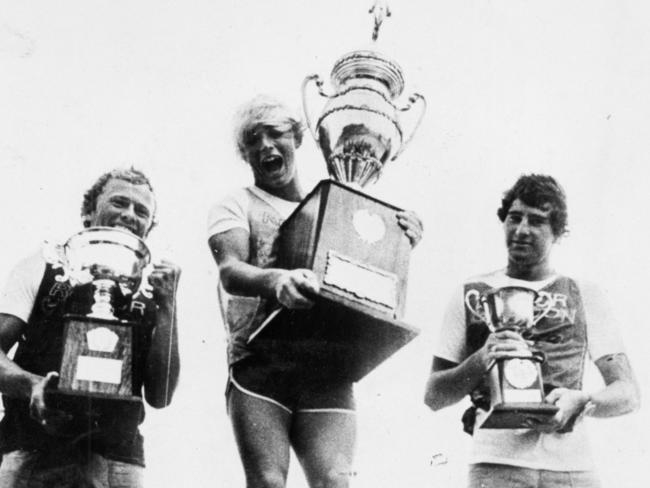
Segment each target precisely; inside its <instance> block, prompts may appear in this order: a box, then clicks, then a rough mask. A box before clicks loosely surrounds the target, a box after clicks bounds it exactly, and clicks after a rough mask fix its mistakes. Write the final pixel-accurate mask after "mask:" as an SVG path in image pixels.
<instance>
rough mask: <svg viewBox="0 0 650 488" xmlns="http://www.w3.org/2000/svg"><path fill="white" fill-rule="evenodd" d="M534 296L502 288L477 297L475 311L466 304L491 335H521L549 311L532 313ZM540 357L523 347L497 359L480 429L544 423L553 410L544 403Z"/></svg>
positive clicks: (523, 289) (530, 291)
mask: <svg viewBox="0 0 650 488" xmlns="http://www.w3.org/2000/svg"><path fill="white" fill-rule="evenodd" d="M537 297H538V294H537V292H536V291H535V290H533V289H531V288H526V287H523V286H506V287H503V288H498V289H496V290H492V291H490V292H488V293H486V294H485V295H483V296H481V297H480V303H481V307H480V309H479V310H478V311H477V310H475V309H473V308H472V306H471V304H470V303H469V302H468V301H467V297H466V303H467V304H468V306H469V308H470V311H472V312H473V313H475V314H477V315H480V316H482V317H483V320H484V322H485V323H486V324H487V325H488V327H489V328H490V330H492V332H496V331H499V330H514V331H517V332H519V333H520V334H523V333H524V332H525V331H526V330H527V329H530V328H531V327H533V326H534V325H535V324H536V323H537V322H539V321H540V320H541V319H542V318H544V317H545V316H546V314H547V313H548V312H549V308H548V307H547V308H546V309H545V310H541V311H539V312H538V313H537V314H536V313H535V312H536V310H535V301H536V299H537ZM543 361H544V355H543V354H542V353H541V352H539V351H535V350H532V349H530V348H524V349H522V350H521V351H516V352H512V353H510V354H508V355H507V356H506V357H502V358H500V359H497V360H496V361H495V362H494V364H493V365H491V366H490V368H489V371H488V383H489V386H490V411H489V412H488V414H487V416H486V417H485V419H484V420H483V422H482V423H481V426H480V427H481V428H494V429H516V428H526V427H530V426H531V423H544V422H548V421H549V420H550V418H551V417H553V416H554V415H555V413H556V412H557V410H558V409H557V407H556V406H554V405H551V404H548V403H545V402H544V383H543V380H542V370H541V364H542V363H543Z"/></svg>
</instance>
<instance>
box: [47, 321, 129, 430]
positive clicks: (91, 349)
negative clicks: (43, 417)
mask: <svg viewBox="0 0 650 488" xmlns="http://www.w3.org/2000/svg"><path fill="white" fill-rule="evenodd" d="M64 320H65V327H64V336H63V337H64V341H65V342H64V347H63V358H62V360H61V369H60V371H59V380H58V385H57V386H56V387H55V388H48V389H47V390H46V392H45V403H46V405H47V406H48V408H53V409H58V410H63V411H65V412H68V413H70V414H72V415H79V416H81V415H85V416H89V417H91V418H94V419H99V418H101V417H107V416H112V417H115V416H116V415H119V416H120V417H122V416H124V418H127V417H126V415H128V412H127V411H134V413H135V411H136V410H137V411H138V412H139V411H140V410H141V409H142V400H141V398H140V397H139V396H137V395H134V394H133V383H132V376H133V372H132V345H133V335H132V334H133V327H134V326H135V324H133V323H131V322H125V321H117V320H107V319H99V318H94V317H93V318H91V317H87V316H81V315H66V316H65V317H64ZM139 417H140V415H134V416H133V417H131V416H130V417H128V418H136V419H139Z"/></svg>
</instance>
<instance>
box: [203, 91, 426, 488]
mask: <svg viewBox="0 0 650 488" xmlns="http://www.w3.org/2000/svg"><path fill="white" fill-rule="evenodd" d="M302 134H303V127H302V124H301V122H300V121H299V119H298V118H297V117H295V116H294V115H293V114H292V113H291V111H290V110H288V109H287V107H286V106H285V105H283V104H282V103H280V102H278V101H276V100H274V99H271V98H269V97H264V96H260V97H256V98H255V99H253V100H251V101H250V102H248V103H247V104H246V105H245V106H243V107H242V108H241V110H240V111H239V113H238V115H237V120H236V124H235V138H236V141H237V149H238V151H239V154H240V155H241V157H242V158H243V159H244V160H245V161H246V162H247V163H248V165H249V167H250V169H251V171H252V173H253V180H254V185H251V186H248V187H246V188H243V189H241V190H239V191H237V192H236V193H233V194H232V195H230V196H228V197H227V198H226V199H224V200H223V201H221V202H220V203H219V204H217V205H215V206H214V207H213V208H212V209H211V211H210V214H209V221H208V237H209V245H210V249H211V251H212V253H213V255H214V258H215V260H216V262H217V264H218V266H219V274H220V278H221V281H220V285H219V294H220V298H221V306H222V311H223V316H224V320H225V322H226V327H227V330H228V334H229V344H228V362H229V367H230V376H229V382H228V389H227V404H228V411H229V414H230V417H231V421H232V425H233V429H234V432H235V438H236V441H237V444H238V447H239V452H240V456H241V458H242V462H243V465H244V470H245V473H246V481H247V486H248V487H249V488H252V487H265V488H266V487H269V488H270V487H273V488H276V487H283V486H284V485H285V482H286V476H287V471H288V467H289V452H290V448H293V449H294V451H295V453H296V455H297V457H298V459H299V460H300V463H301V465H302V467H303V469H304V471H305V474H306V477H307V480H308V482H309V485H310V486H312V487H346V486H348V483H349V476H350V473H351V470H352V468H351V465H352V456H353V450H354V443H355V426H356V421H355V417H354V414H355V412H354V399H353V394H352V384H351V383H349V382H342V381H340V380H333V379H329V378H315V377H313V376H310V375H308V374H306V373H305V372H304V371H302V370H301V368H300V367H299V365H295V364H290V363H289V362H283V361H278V360H271V359H269V358H267V357H264V356H263V355H261V354H259V353H257V352H254V351H252V350H251V349H250V348H249V346H248V345H247V339H248V337H249V335H250V334H251V332H253V331H254V330H255V329H256V328H257V327H258V326H259V325H260V324H261V323H262V322H263V321H264V319H265V318H266V315H267V314H268V311H269V310H270V309H271V308H273V305H276V304H278V303H279V304H281V305H283V306H285V307H287V308H292V309H296V308H308V307H310V306H312V304H313V302H312V299H311V297H312V296H313V295H314V294H316V293H317V292H318V289H319V283H318V280H317V278H316V276H315V275H314V273H313V272H312V271H311V270H308V269H293V270H287V269H279V268H276V267H275V264H276V259H277V256H276V251H277V249H276V247H277V246H276V243H277V238H278V233H279V227H280V225H281V224H282V222H283V221H284V220H285V219H286V218H287V217H288V216H289V215H290V214H291V212H292V211H293V210H294V209H295V208H296V206H297V205H298V203H299V202H300V201H301V200H302V199H303V197H304V196H305V194H304V192H303V189H302V187H301V185H300V181H299V178H298V174H297V171H296V163H295V152H296V149H297V148H298V147H299V146H300V144H301V142H302ZM397 222H398V223H399V225H400V226H401V227H402V228H403V229H404V232H405V233H406V235H407V236H408V237H409V239H410V241H411V244H412V245H415V244H416V243H417V242H418V241H419V239H420V238H421V233H422V225H421V222H420V221H419V219H418V218H417V216H415V215H414V214H413V213H412V212H401V213H399V214H397Z"/></svg>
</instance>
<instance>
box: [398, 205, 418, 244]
mask: <svg viewBox="0 0 650 488" xmlns="http://www.w3.org/2000/svg"><path fill="white" fill-rule="evenodd" d="M397 224H398V225H399V226H400V227H401V228H402V229H403V230H404V233H405V234H406V237H408V239H409V242H410V243H411V247H415V246H417V244H418V242H420V240H421V239H422V233H423V232H424V226H423V224H422V219H420V217H418V215H417V214H416V213H415V212H413V211H411V210H405V211H402V212H398V213H397Z"/></svg>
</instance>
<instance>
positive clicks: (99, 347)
mask: <svg viewBox="0 0 650 488" xmlns="http://www.w3.org/2000/svg"><path fill="white" fill-rule="evenodd" d="M54 261H55V262H54V266H55V267H56V266H60V267H62V268H63V271H64V272H63V274H62V275H59V276H58V277H57V280H58V281H62V282H68V283H69V284H70V286H71V287H72V290H73V296H74V294H75V293H74V292H75V291H79V293H78V295H79V296H80V297H81V300H82V301H84V300H85V301H87V302H88V303H82V304H81V309H85V310H86V312H85V313H69V314H66V315H65V316H64V336H63V341H64V347H63V356H62V360H61V368H60V370H59V381H58V385H57V387H56V388H53V389H49V390H47V392H46V404H47V405H48V407H51V408H58V409H60V410H65V411H71V412H75V413H83V414H90V415H102V414H104V413H107V412H109V411H110V410H112V409H114V407H115V406H116V403H115V402H118V403H119V404H120V406H121V407H125V406H127V408H129V407H128V404H130V405H131V408H139V406H140V404H141V400H140V396H139V395H140V392H139V391H136V389H135V385H134V383H133V360H134V354H136V353H137V351H134V350H133V347H134V330H133V329H134V327H138V326H140V325H141V324H139V323H137V322H131V321H128V320H123V319H120V318H118V317H117V316H116V313H117V310H116V308H117V307H118V306H119V308H120V309H124V308H127V309H128V306H129V303H130V300H131V298H132V297H133V295H134V294H135V293H136V292H137V291H138V290H139V289H140V285H141V282H142V277H143V272H144V271H145V267H146V266H147V265H148V263H149V261H150V253H149V249H148V248H147V246H146V245H145V243H144V242H143V241H142V239H140V238H139V237H137V236H136V235H134V234H131V233H130V232H127V231H124V230H121V229H117V228H110V227H91V228H88V229H86V230H83V231H81V232H79V233H77V234H75V235H73V236H72V237H70V239H68V241H67V242H66V243H65V245H63V246H62V248H60V249H59V252H58V256H57V258H56V259H55V260H54ZM81 290H83V291H85V293H82V292H81ZM77 300H79V298H78V297H77ZM77 308H79V307H77Z"/></svg>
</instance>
